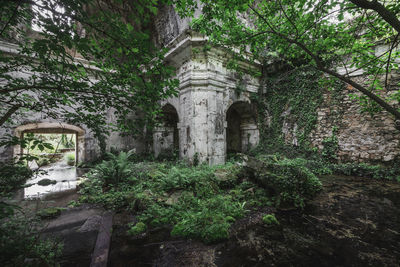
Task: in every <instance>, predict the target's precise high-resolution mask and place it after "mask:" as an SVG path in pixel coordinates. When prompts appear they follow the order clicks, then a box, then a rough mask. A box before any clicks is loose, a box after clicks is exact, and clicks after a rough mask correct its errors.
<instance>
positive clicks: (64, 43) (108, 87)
mask: <svg viewBox="0 0 400 267" xmlns="http://www.w3.org/2000/svg"><path fill="white" fill-rule="evenodd" d="M163 3H165V1H164V0H161V1H153V0H146V1H139V2H135V3H133V2H129V1H103V2H102V3H101V4H98V1H92V0H89V1H87V0H55V1H24V2H16V1H5V2H3V3H2V8H1V11H0V12H1V22H0V38H1V40H4V41H6V42H8V43H9V44H10V46H11V47H12V49H10V50H9V51H7V52H6V51H1V52H0V62H1V64H0V65H1V68H0V80H2V83H1V84H2V85H1V88H0V102H1V103H2V107H4V108H3V109H2V110H1V111H0V125H3V124H4V123H5V122H6V121H7V120H8V119H9V118H12V115H13V114H14V113H15V112H17V113H18V112H21V113H24V114H26V113H27V112H29V111H30V112H42V113H44V114H46V115H47V116H49V117H53V118H55V119H58V120H60V121H66V122H70V123H73V124H85V125H86V126H87V127H88V128H91V129H92V130H93V132H94V134H95V136H96V137H97V138H99V140H100V141H101V142H102V143H101V144H102V147H105V144H104V135H105V134H106V133H107V131H108V130H110V125H109V124H107V123H106V121H105V115H106V113H107V112H108V111H109V110H110V109H111V108H113V111H114V113H115V114H116V118H117V123H116V124H115V125H113V127H112V128H115V127H114V126H117V127H118V128H119V129H120V130H121V131H124V132H127V133H130V134H138V133H140V132H141V131H142V130H143V127H144V126H147V127H149V128H151V125H153V124H154V119H155V118H156V117H157V114H158V104H157V103H158V102H157V101H159V100H161V99H164V98H166V97H170V96H172V95H175V94H176V91H175V88H176V86H177V84H178V81H177V80H176V79H174V78H172V76H173V75H174V70H173V69H172V68H170V67H167V66H165V65H164V62H163V56H164V55H165V53H166V52H167V51H166V50H165V49H158V48H157V47H155V46H154V45H153V42H152V38H151V36H150V28H151V24H150V22H151V18H152V16H154V15H155V14H156V13H157V7H158V4H163ZM138 18H140V20H139V19H138ZM32 25H33V26H34V27H35V28H34V29H33V28H32ZM22 72H24V73H32V75H25V76H18V75H13V73H22ZM132 112H136V113H137V114H139V113H140V114H141V115H142V116H140V117H137V118H135V123H133V119H132V116H131V115H132Z"/></svg>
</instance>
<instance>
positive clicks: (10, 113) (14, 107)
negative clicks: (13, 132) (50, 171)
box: [0, 105, 20, 126]
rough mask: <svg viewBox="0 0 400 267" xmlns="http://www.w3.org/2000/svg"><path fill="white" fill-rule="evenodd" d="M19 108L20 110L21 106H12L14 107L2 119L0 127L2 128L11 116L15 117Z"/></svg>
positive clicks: (0, 119)
mask: <svg viewBox="0 0 400 267" xmlns="http://www.w3.org/2000/svg"><path fill="white" fill-rule="evenodd" d="M19 108H20V105H15V106H12V107H11V108H10V109H9V110H8V111H7V112H6V114H4V115H3V116H2V117H1V118H0V126H2V125H3V124H4V123H5V122H6V121H7V120H8V119H9V118H10V117H11V115H13V114H14V113H15V112H16V111H17V110H18V109H19Z"/></svg>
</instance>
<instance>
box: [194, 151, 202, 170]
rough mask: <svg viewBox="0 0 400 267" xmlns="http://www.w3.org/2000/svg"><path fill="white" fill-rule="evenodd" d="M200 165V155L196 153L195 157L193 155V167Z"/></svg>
mask: <svg viewBox="0 0 400 267" xmlns="http://www.w3.org/2000/svg"><path fill="white" fill-rule="evenodd" d="M199 163H200V159H199V153H198V152H196V153H194V155H193V166H195V167H196V166H198V165H199Z"/></svg>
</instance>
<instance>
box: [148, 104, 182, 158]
mask: <svg viewBox="0 0 400 267" xmlns="http://www.w3.org/2000/svg"><path fill="white" fill-rule="evenodd" d="M159 121H160V125H159V126H158V127H156V128H155V129H154V132H153V142H154V143H153V149H154V155H155V157H158V156H159V155H160V154H161V153H172V152H174V151H179V131H178V123H179V116H178V112H177V111H176V109H175V107H174V106H172V105H171V104H166V105H164V106H163V107H162V115H161V116H160V118H159ZM171 155H172V154H171Z"/></svg>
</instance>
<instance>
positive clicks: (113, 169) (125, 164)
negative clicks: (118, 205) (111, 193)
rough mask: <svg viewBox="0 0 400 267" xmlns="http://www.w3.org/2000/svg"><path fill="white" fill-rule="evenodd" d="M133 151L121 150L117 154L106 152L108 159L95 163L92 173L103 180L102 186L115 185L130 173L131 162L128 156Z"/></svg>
mask: <svg viewBox="0 0 400 267" xmlns="http://www.w3.org/2000/svg"><path fill="white" fill-rule="evenodd" d="M131 154H133V152H121V153H119V154H118V155H114V154H112V153H107V158H108V160H104V161H103V162H101V163H100V164H98V165H96V167H95V168H94V171H93V172H92V175H96V176H97V177H99V178H100V179H102V180H103V182H104V186H105V187H109V186H117V185H118V184H120V183H122V182H123V181H125V180H126V179H127V178H128V177H129V176H130V175H131V173H132V162H131V161H130V159H129V157H130V156H131Z"/></svg>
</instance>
